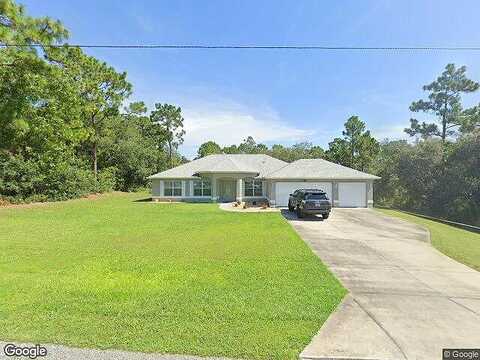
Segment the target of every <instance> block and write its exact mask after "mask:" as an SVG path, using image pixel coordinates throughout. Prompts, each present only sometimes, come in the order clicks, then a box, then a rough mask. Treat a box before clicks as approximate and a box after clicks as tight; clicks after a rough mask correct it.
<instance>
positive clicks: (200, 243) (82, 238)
mask: <svg viewBox="0 0 480 360" xmlns="http://www.w3.org/2000/svg"><path fill="white" fill-rule="evenodd" d="M146 196H147V194H110V195H104V196H102V197H100V198H99V199H95V200H87V199H81V200H74V201H68V202H63V203H55V204H49V205H45V206H38V207H32V208H5V209H1V210H0V274H1V276H0V339H2V340H23V341H35V342H40V343H61V344H67V345H71V346H80V347H92V348H115V349H125V350H134V351H145V352H161V353H176V354H196V355H217V356H226V357H232V358H244V359H282V360H284V359H296V358H297V357H298V354H299V352H300V351H301V350H302V349H303V348H304V346H305V345H307V344H308V342H309V341H310V339H311V337H312V336H313V335H314V334H315V333H316V332H317V331H318V329H319V328H320V326H321V325H322V323H323V322H324V321H325V320H326V319H327V317H328V316H329V314H330V313H331V312H332V311H333V310H334V309H335V307H336V306H337V304H338V303H339V302H340V301H341V299H342V298H343V296H344V295H345V293H346V291H345V289H344V288H343V287H342V286H341V285H340V284H339V282H338V281H337V280H336V279H335V278H334V277H333V275H332V274H331V273H330V272H329V271H328V270H327V269H326V267H325V266H324V265H323V264H322V263H321V262H320V260H319V259H318V258H317V257H316V256H315V255H314V254H313V253H312V252H311V251H310V249H309V248H308V247H307V246H306V245H305V244H304V242H303V241H302V240H301V239H300V238H299V237H298V235H297V234H296V233H295V232H294V231H293V229H292V228H291V227H290V226H289V224H288V223H287V222H286V221H285V220H284V219H283V218H282V217H281V215H280V214H278V213H263V214H262V213H255V214H252V213H250V214H239V213H231V212H225V211H222V210H220V209H218V206H217V205H216V204H155V203H150V202H136V201H135V200H137V199H141V198H142V197H146Z"/></svg>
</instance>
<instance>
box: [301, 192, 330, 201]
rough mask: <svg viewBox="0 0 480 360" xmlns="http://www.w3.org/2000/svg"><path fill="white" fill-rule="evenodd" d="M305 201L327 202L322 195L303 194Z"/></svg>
mask: <svg viewBox="0 0 480 360" xmlns="http://www.w3.org/2000/svg"><path fill="white" fill-rule="evenodd" d="M305 199H308V200H310V199H311V200H328V198H327V195H326V194H323V193H316V194H305Z"/></svg>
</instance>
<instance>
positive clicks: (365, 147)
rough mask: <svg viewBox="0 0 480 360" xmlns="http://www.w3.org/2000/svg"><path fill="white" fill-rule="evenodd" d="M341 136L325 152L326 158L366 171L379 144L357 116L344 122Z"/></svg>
mask: <svg viewBox="0 0 480 360" xmlns="http://www.w3.org/2000/svg"><path fill="white" fill-rule="evenodd" d="M342 135H343V138H335V139H334V140H333V141H332V142H331V143H329V148H328V150H327V152H326V157H327V159H328V160H330V161H333V162H336V163H338V164H341V165H344V166H348V167H351V168H353V169H357V170H361V171H366V170H367V169H368V167H369V166H370V164H371V163H372V161H373V159H374V158H375V156H376V155H377V153H378V151H379V144H378V142H377V140H375V139H374V138H373V137H372V136H371V135H370V131H369V130H366V126H365V123H364V122H363V121H362V120H360V118H359V117H358V116H352V117H350V118H349V119H348V120H347V122H346V123H345V130H344V131H343V132H342Z"/></svg>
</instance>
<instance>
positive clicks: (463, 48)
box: [0, 44, 480, 52]
mask: <svg viewBox="0 0 480 360" xmlns="http://www.w3.org/2000/svg"><path fill="white" fill-rule="evenodd" d="M65 46H66V47H77V48H98V49H199V50H202V49H204V50H209V49H219V50H222V49H226V50H229V49H233V50H234V49H239V50H243V49H249V50H319V51H417V52H430V51H480V46H320V45H178V44H177V45H168V44H127V45H120V44H64V45H52V44H2V45H0V47H36V48H58V47H65Z"/></svg>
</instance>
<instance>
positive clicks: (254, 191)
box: [244, 179, 263, 196]
mask: <svg viewBox="0 0 480 360" xmlns="http://www.w3.org/2000/svg"><path fill="white" fill-rule="evenodd" d="M262 195H263V184H262V181H261V180H254V179H247V180H245V190H244V196H262Z"/></svg>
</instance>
